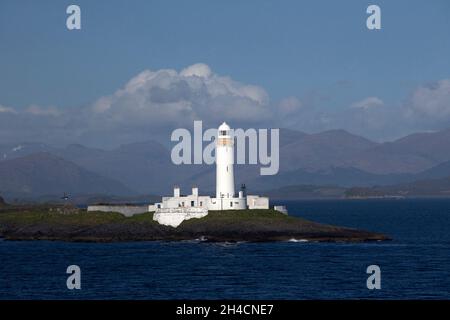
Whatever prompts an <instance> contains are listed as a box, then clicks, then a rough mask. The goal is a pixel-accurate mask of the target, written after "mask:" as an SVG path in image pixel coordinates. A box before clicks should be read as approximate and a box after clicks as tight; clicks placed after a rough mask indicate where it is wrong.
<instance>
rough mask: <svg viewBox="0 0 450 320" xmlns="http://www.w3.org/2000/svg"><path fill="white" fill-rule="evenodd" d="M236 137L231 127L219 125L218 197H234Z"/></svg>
mask: <svg viewBox="0 0 450 320" xmlns="http://www.w3.org/2000/svg"><path fill="white" fill-rule="evenodd" d="M233 163H234V139H233V134H232V133H231V129H230V127H229V126H228V125H227V124H226V123H225V122H224V123H222V124H221V125H220V126H219V129H218V133H217V142H216V198H217V200H219V199H230V198H234V172H233Z"/></svg>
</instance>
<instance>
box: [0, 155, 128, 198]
mask: <svg viewBox="0 0 450 320" xmlns="http://www.w3.org/2000/svg"><path fill="white" fill-rule="evenodd" d="M0 190H1V191H2V194H3V195H4V196H9V197H16V196H19V197H29V196H33V197H36V196H42V195H47V194H53V195H59V196H61V195H62V194H63V192H67V193H69V194H75V193H102V194H131V193H132V191H131V190H130V189H129V188H127V187H125V186H124V185H123V184H121V183H120V182H118V181H114V180H112V179H110V178H105V177H102V176H100V175H98V174H97V173H93V172H90V171H88V170H86V169H83V168H81V167H79V166H77V165H75V164H74V163H72V162H70V161H67V160H64V159H62V158H59V157H57V156H54V155H52V154H49V153H34V154H31V155H28V156H24V157H20V158H16V159H12V160H6V161H1V162H0Z"/></svg>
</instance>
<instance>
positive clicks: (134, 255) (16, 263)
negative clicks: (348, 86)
mask: <svg viewBox="0 0 450 320" xmlns="http://www.w3.org/2000/svg"><path fill="white" fill-rule="evenodd" d="M279 204H285V205H286V206H287V208H288V210H289V214H290V215H293V216H299V217H303V218H306V219H310V220H313V221H317V222H321V223H327V224H333V225H340V226H346V227H353V228H359V229H365V230H369V231H375V232H382V233H386V234H388V235H389V236H390V237H391V238H392V239H393V240H392V241H384V242H370V243H317V242H306V241H301V239H295V240H292V241H287V242H277V243H245V242H243V243H206V242H202V241H197V240H192V241H183V242H127V243H67V242H60V241H53V242H52V241H5V240H0V299H2V300H3V299H39V300H42V299H95V300H98V299H145V300H147V299H449V298H450V200H449V199H376V200H317V201H316V200H310V201H283V202H280V203H279ZM70 265H77V266H79V268H80V272H81V273H80V275H81V277H80V283H81V288H80V289H73V290H69V289H68V288H67V284H66V282H67V278H68V277H69V276H70V274H67V273H66V271H67V267H68V266H70ZM371 265H376V266H378V267H379V271H380V272H379V276H380V278H379V280H380V289H369V288H368V286H367V279H368V278H369V277H370V276H371V274H368V273H367V268H368V267H369V266H371Z"/></svg>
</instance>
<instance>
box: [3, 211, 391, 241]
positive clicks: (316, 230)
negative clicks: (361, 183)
mask: <svg viewBox="0 0 450 320" xmlns="http://www.w3.org/2000/svg"><path fill="white" fill-rule="evenodd" d="M0 237H2V238H4V239H6V240H61V241H85V242H117V241H182V240H194V239H199V240H202V241H208V242H238V241H249V242H267V241H290V240H294V241H295V240H297V241H336V242H337V241H339V242H342V241H343V242H361V241H380V240H389V237H388V236H386V235H384V234H380V233H373V232H368V231H362V230H356V229H351V228H344V227H337V226H331V225H325V224H320V223H316V222H312V221H308V220H305V219H302V218H297V217H292V216H287V215H284V214H282V213H280V212H277V211H275V210H271V209H264V210H239V211H236V210H230V211H210V212H209V214H208V215H207V216H206V217H203V218H200V219H191V220H187V221H183V223H182V224H181V225H180V226H179V227H177V228H173V227H169V226H164V225H160V224H159V223H157V222H156V221H154V220H153V213H152V212H148V213H143V214H138V215H135V216H132V217H125V216H123V215H121V214H120V213H105V212H86V210H83V209H78V208H73V207H45V206H29V207H24V206H18V207H14V206H8V207H3V208H2V209H1V210H0Z"/></svg>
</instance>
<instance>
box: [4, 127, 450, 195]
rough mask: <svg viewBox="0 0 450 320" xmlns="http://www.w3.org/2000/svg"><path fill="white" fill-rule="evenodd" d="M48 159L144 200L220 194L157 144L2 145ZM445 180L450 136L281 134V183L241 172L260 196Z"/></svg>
mask: <svg viewBox="0 0 450 320" xmlns="http://www.w3.org/2000/svg"><path fill="white" fill-rule="evenodd" d="M40 152H47V153H50V154H53V155H55V156H57V157H59V158H60V159H64V160H66V161H68V162H70V163H72V164H75V165H76V166H78V167H79V168H80V169H81V168H83V169H84V170H87V171H89V172H90V173H95V174H97V175H98V176H101V177H104V178H108V179H111V180H113V181H115V182H116V183H117V182H120V183H121V184H122V187H124V188H126V189H131V190H136V192H137V193H138V194H168V193H170V192H171V191H172V187H173V185H175V184H177V185H180V186H181V188H182V192H183V193H188V192H190V188H191V186H192V185H197V186H198V187H199V188H200V191H201V192H202V193H209V194H213V193H214V190H215V167H214V166H213V165H212V166H207V165H174V164H173V163H172V161H171V157H170V150H169V149H167V148H166V147H165V146H163V145H162V144H160V143H158V142H155V141H144V142H138V143H131V144H125V145H121V146H119V147H117V148H114V149H111V150H104V149H100V148H90V147H85V146H83V145H76V144H73V145H69V146H67V147H62V148H57V147H53V146H49V145H46V144H42V143H22V144H16V145H1V146H0V164H4V163H5V162H8V161H14V159H17V160H19V159H20V158H21V157H24V156H32V155H34V154H36V153H40ZM10 165H11V164H10ZM445 176H450V129H449V130H444V131H440V132H434V133H417V134H412V135H409V136H407V137H404V138H402V139H398V140H396V141H393V142H386V143H377V142H373V141H370V140H368V139H365V138H363V137H360V136H357V135H354V134H351V133H349V132H347V131H344V130H330V131H325V132H321V133H315V134H307V133H304V132H301V131H296V130H289V129H280V170H279V173H278V174H277V175H275V176H261V175H260V166H259V165H236V166H235V183H236V188H238V187H239V185H240V184H241V183H246V185H247V187H248V188H249V189H250V190H254V191H261V190H273V189H277V188H280V187H284V186H289V185H340V186H343V187H352V186H363V187H368V186H373V185H380V186H383V185H390V184H399V183H408V182H412V181H415V180H424V179H436V178H442V177H445ZM0 191H1V189H0ZM85 194H86V192H85ZM101 194H104V193H103V192H102V193H101Z"/></svg>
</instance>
